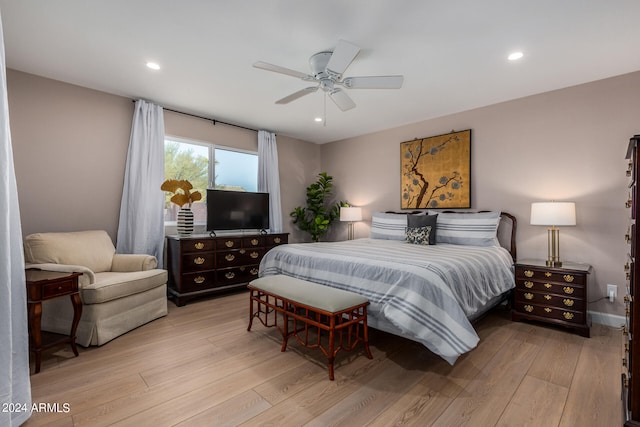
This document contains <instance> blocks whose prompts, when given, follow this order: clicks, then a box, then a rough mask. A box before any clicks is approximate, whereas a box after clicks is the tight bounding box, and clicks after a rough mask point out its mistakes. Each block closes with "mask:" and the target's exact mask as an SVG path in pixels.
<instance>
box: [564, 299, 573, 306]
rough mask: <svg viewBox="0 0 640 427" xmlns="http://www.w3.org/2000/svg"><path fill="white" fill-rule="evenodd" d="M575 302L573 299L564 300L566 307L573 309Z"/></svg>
mask: <svg viewBox="0 0 640 427" xmlns="http://www.w3.org/2000/svg"><path fill="white" fill-rule="evenodd" d="M574 302H575V301H573V300H572V299H569V298H565V299H563V300H562V303H563V304H564V305H566V306H567V307H573V303H574Z"/></svg>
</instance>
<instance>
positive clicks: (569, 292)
mask: <svg viewBox="0 0 640 427" xmlns="http://www.w3.org/2000/svg"><path fill="white" fill-rule="evenodd" d="M516 289H519V290H522V291H538V292H546V293H550V294H556V295H563V296H569V297H573V298H584V294H585V292H584V290H585V288H584V287H583V286H576V285H574V284H563V283H553V282H536V281H533V280H521V279H516Z"/></svg>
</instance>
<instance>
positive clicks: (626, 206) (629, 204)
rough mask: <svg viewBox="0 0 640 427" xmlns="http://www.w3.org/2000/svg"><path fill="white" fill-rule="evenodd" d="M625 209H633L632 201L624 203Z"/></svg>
mask: <svg viewBox="0 0 640 427" xmlns="http://www.w3.org/2000/svg"><path fill="white" fill-rule="evenodd" d="M624 207H625V208H630V207H631V199H627V201H626V202H625V203H624Z"/></svg>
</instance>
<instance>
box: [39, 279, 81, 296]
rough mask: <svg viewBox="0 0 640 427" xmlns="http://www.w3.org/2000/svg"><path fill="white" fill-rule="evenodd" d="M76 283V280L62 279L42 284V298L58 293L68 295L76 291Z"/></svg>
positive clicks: (57, 294)
mask: <svg viewBox="0 0 640 427" xmlns="http://www.w3.org/2000/svg"><path fill="white" fill-rule="evenodd" d="M77 290H78V285H77V281H76V280H71V279H70V280H64V281H59V282H56V283H49V284H46V285H43V286H42V299H43V300H45V299H49V298H53V297H57V296H59V295H69V294H70V293H73V292H76V291H77Z"/></svg>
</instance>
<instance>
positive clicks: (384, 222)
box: [370, 212, 407, 240]
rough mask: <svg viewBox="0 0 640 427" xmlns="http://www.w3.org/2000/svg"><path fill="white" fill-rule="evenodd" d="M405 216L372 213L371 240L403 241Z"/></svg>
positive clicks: (405, 226)
mask: <svg viewBox="0 0 640 427" xmlns="http://www.w3.org/2000/svg"><path fill="white" fill-rule="evenodd" d="M406 228H407V215H405V214H388V213H382V212H374V213H373V214H372V215H371V235H370V237H371V238H372V239H385V240H404V232H405V229H406Z"/></svg>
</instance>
